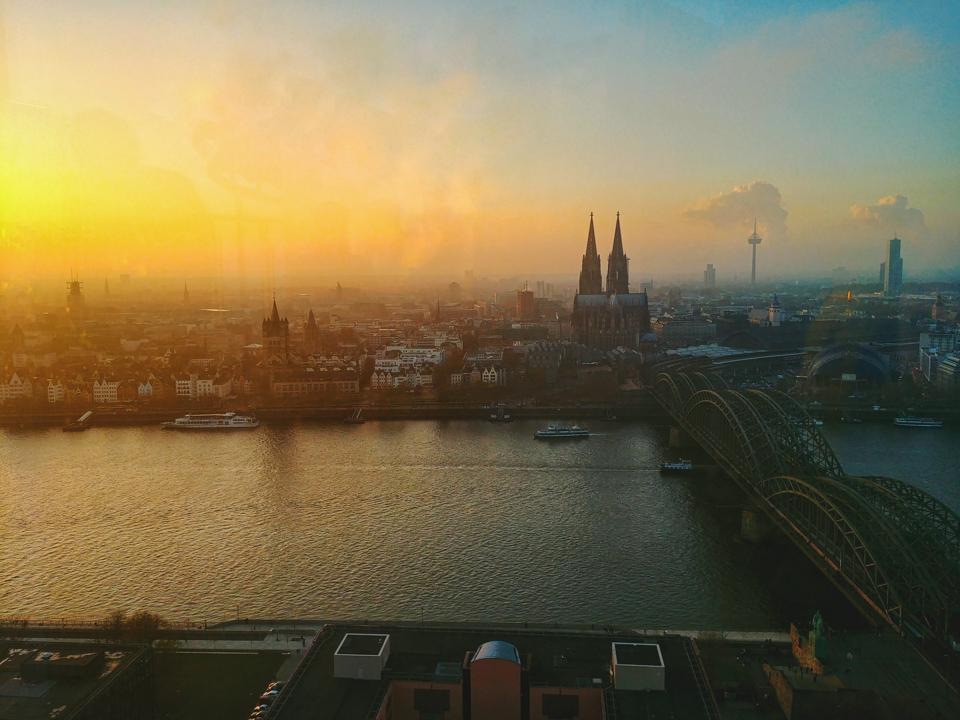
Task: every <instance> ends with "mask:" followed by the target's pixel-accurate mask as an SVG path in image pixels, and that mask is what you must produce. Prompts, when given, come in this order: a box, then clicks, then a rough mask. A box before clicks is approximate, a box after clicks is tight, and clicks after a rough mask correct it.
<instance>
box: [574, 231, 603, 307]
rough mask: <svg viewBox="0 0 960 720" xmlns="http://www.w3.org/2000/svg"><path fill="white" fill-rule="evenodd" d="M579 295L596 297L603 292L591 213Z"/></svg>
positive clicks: (581, 268) (581, 269) (581, 267)
mask: <svg viewBox="0 0 960 720" xmlns="http://www.w3.org/2000/svg"><path fill="white" fill-rule="evenodd" d="M579 292H580V294H581V295H598V294H600V293H602V292H603V276H602V275H601V274H600V254H599V253H598V252H597V236H596V234H595V233H594V231H593V213H590V230H589V231H588V232H587V250H586V252H584V253H583V260H582V262H581V265H580V290H579Z"/></svg>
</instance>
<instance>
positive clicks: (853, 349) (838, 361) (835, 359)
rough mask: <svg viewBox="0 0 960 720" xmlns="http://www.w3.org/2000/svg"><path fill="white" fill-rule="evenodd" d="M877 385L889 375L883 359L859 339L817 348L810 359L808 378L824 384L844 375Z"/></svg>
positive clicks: (887, 366) (888, 368)
mask: <svg viewBox="0 0 960 720" xmlns="http://www.w3.org/2000/svg"><path fill="white" fill-rule="evenodd" d="M845 375H846V376H850V375H852V376H854V377H856V378H857V380H859V381H866V382H868V383H871V384H875V385H880V384H882V383H884V382H887V381H888V380H889V379H890V367H889V364H888V362H887V360H886V359H885V358H884V357H883V355H881V354H880V353H879V352H877V351H876V350H875V349H874V348H872V347H870V346H869V345H865V344H863V343H843V344H840V345H833V346H831V347H828V348H825V349H824V350H822V351H820V352H819V353H818V354H817V355H816V356H815V357H814V358H813V361H812V362H811V363H810V368H809V370H808V371H807V377H808V378H809V381H810V382H814V383H817V384H827V383H830V382H831V381H837V380H840V379H841V378H843V377H844V376H845Z"/></svg>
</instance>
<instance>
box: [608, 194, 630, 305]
mask: <svg viewBox="0 0 960 720" xmlns="http://www.w3.org/2000/svg"><path fill="white" fill-rule="evenodd" d="M629 263H630V260H629V258H628V257H627V256H626V254H625V253H624V252H623V235H622V234H621V232H620V213H619V212H617V228H616V230H614V231H613V249H612V250H611V251H610V255H609V257H608V258H607V294H608V295H612V294H613V293H628V292H630V280H629V270H628V267H629Z"/></svg>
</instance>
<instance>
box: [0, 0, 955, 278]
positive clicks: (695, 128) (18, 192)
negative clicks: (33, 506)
mask: <svg viewBox="0 0 960 720" xmlns="http://www.w3.org/2000/svg"><path fill="white" fill-rule="evenodd" d="M957 67H960V3H958V2H956V1H949V2H945V1H944V0H939V1H936V2H927V1H926V0H918V1H916V2H911V3H903V2H886V1H880V2H863V3H860V2H857V3H843V2H810V3H799V2H792V3H777V2H768V3H764V2H751V3H734V2H726V1H722V0H706V1H704V2H697V1H695V0H674V1H672V2H667V1H663V2H656V1H651V2H638V1H636V0H635V1H633V2H612V1H611V2H600V1H598V0H594V1H592V2H591V1H590V0H580V1H579V2H567V1H566V0H552V1H549V2H541V1H539V0H531V1H529V2H523V3H516V2H508V3H501V2H496V1H492V2H484V3H468V2H463V3H459V2H450V1H447V2H440V1H436V2H422V1H418V0H408V1H406V2H403V3H399V2H397V3H388V2H382V0H381V2H366V1H365V0H353V1H351V2H307V1H304V2H294V1H293V0H288V1H286V2H284V1H280V0H273V1H267V0H183V1H181V0H171V1H170V2H165V3H156V2H153V1H152V0H151V1H148V0H124V1H122V2H121V1H116V2H108V1H107V0H85V1H84V2H76V1H75V0H44V2H40V3H38V2H35V1H33V0H0V279H2V278H7V279H9V278H11V277H14V278H15V277H30V276H49V277H56V276H66V275H67V274H68V273H69V272H70V271H71V270H72V271H75V272H78V273H80V274H81V275H84V276H86V277H100V276H108V275H115V274H117V273H129V274H136V275H163V276H181V275H182V276H185V277H186V276H199V275H203V276H217V275H221V276H224V277H230V276H263V277H268V278H279V277H292V276H297V277H301V276H303V277H311V276H314V277H318V278H334V277H355V276H361V275H364V274H378V275H398V276H404V275H409V276H415V275H418V274H424V275H430V276H444V275H449V276H450V277H451V278H454V279H455V278H458V277H460V276H461V275H462V273H463V272H464V271H465V270H472V271H474V272H475V273H478V274H490V275H501V276H502V275H529V276H530V277H536V276H537V275H538V274H540V275H549V274H558V273H560V274H571V275H572V274H574V273H575V272H577V271H578V269H579V265H580V255H581V253H582V252H583V248H584V243H585V239H586V232H587V224H588V220H589V213H590V212H593V213H595V219H596V226H597V234H598V241H599V246H600V252H601V254H602V255H605V254H606V253H607V252H608V251H609V246H610V243H611V239H612V235H613V227H614V222H615V217H616V212H618V211H619V212H620V213H621V222H622V225H623V236H624V245H625V248H626V251H627V254H628V255H630V257H631V277H632V278H633V280H634V283H640V282H641V281H642V279H645V278H651V277H672V276H676V277H685V276H689V277H695V276H697V275H699V274H700V273H701V272H702V268H703V266H704V265H705V263H707V262H712V263H714V264H715V265H716V266H717V272H718V277H719V278H720V279H721V281H722V280H723V279H727V280H733V279H737V278H739V279H744V278H745V277H746V275H747V273H748V272H749V247H748V245H747V242H746V237H747V236H748V235H749V234H750V232H751V231H752V229H753V223H754V220H755V219H756V221H757V223H758V226H759V231H760V234H761V235H762V236H763V238H764V241H763V243H762V245H761V246H760V255H759V256H760V259H759V266H760V275H761V277H763V276H764V275H766V277H768V278H775V277H782V278H789V277H798V276H805V275H821V276H822V275H828V274H830V272H831V270H832V269H833V268H835V267H838V266H845V267H847V268H848V269H849V271H850V272H851V273H858V274H860V273H862V274H863V275H864V276H867V277H873V275H875V274H877V273H878V272H879V264H880V262H881V261H882V259H883V253H884V245H885V242H886V240H887V239H888V238H889V237H891V236H892V235H893V234H897V235H898V236H900V237H902V238H903V240H904V243H903V252H904V257H905V274H906V276H907V277H908V278H909V277H910V276H911V275H913V276H914V277H919V276H923V275H925V276H931V277H935V276H943V275H944V274H948V275H949V274H950V273H953V275H954V276H960V202H958V200H960V162H958V161H960V122H958V120H957V118H960V73H958V72H957V70H956V68H957Z"/></svg>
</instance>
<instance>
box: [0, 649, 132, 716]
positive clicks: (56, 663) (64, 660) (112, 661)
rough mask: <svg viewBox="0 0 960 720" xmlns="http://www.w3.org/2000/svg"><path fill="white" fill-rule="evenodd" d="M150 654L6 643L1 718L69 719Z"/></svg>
mask: <svg viewBox="0 0 960 720" xmlns="http://www.w3.org/2000/svg"><path fill="white" fill-rule="evenodd" d="M144 652H145V650H144V649H143V648H139V647H133V646H122V647H106V648H105V647H103V646H98V645H90V646H87V645H83V644H77V643H69V644H64V643H44V642H35V641H26V640H25V641H4V642H0V718H3V720H7V718H10V719H12V718H16V719H17V720H41V719H42V720H49V718H51V717H56V718H58V720H69V719H70V718H72V717H74V714H75V713H78V712H79V711H80V710H82V709H83V708H84V707H85V706H87V704H88V703H89V702H90V701H92V700H93V699H94V698H95V697H96V696H97V694H99V693H100V692H102V691H103V690H104V689H105V688H106V687H107V686H109V685H110V684H111V683H112V682H113V680H114V678H116V677H118V676H119V675H120V674H121V673H122V672H123V671H124V670H125V669H126V668H128V667H129V666H130V665H131V664H132V663H133V662H134V661H135V659H136V658H138V657H140V656H141V655H142V654H143V653H144Z"/></svg>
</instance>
